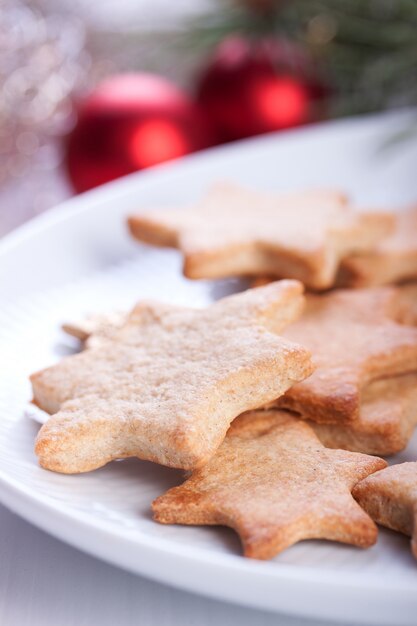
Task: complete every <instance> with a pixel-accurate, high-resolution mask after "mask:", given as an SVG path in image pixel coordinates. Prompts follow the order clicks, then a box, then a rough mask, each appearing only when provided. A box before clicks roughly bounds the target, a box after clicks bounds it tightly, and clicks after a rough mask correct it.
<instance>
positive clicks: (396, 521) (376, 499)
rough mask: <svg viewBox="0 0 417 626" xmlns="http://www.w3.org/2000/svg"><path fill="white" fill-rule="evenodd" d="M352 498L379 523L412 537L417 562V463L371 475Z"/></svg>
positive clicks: (358, 487)
mask: <svg viewBox="0 0 417 626" xmlns="http://www.w3.org/2000/svg"><path fill="white" fill-rule="evenodd" d="M353 495H354V497H355V498H356V500H357V501H358V502H359V504H360V505H361V506H362V507H363V508H364V509H365V511H367V513H368V514H369V515H370V516H371V517H372V519H374V520H375V521H376V522H377V524H381V526H386V527H387V528H391V529H392V530H397V531H399V532H400V533H404V534H405V535H409V536H410V537H412V540H411V549H412V552H413V554H414V556H415V557H416V559H417V463H400V464H399V465H392V466H391V467H387V468H386V469H384V470H382V471H380V472H377V473H376V474H374V475H373V476H368V477H367V478H365V480H362V481H361V482H360V483H359V484H358V485H356V487H355V489H354V490H353Z"/></svg>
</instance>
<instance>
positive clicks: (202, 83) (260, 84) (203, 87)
mask: <svg viewBox="0 0 417 626" xmlns="http://www.w3.org/2000/svg"><path fill="white" fill-rule="evenodd" d="M310 74H311V70H310V68H309V67H308V63H307V62H306V60H305V57H304V55H303V54H302V52H301V51H300V50H298V49H297V47H296V46H294V44H289V43H288V42H284V41H278V40H271V39H266V40H261V41H257V40H254V41H252V40H246V39H244V38H242V37H237V36H236V37H229V38H228V39H226V40H225V41H224V42H222V43H221V44H220V45H219V46H218V48H217V49H216V51H215V52H214V54H213V56H212V58H211V60H210V61H209V64H208V65H207V66H206V68H205V69H204V70H203V72H202V74H201V76H200V78H199V80H198V86H197V100H198V103H199V104H200V106H201V107H202V108H203V109H204V111H205V112H206V114H207V116H208V117H209V119H210V121H211V122H212V124H213V126H214V127H215V129H216V131H217V135H218V138H219V140H221V141H231V140H234V139H241V138H243V137H250V136H252V135H259V134H262V133H267V132H271V131H275V130H281V129H283V128H289V127H291V126H298V125H300V124H305V123H307V122H309V121H311V120H312V119H315V118H316V117H317V108H318V107H317V104H318V103H320V101H322V100H323V99H324V96H325V90H324V89H323V88H322V86H321V85H320V84H319V83H318V82H317V81H316V80H313V79H312V78H311V76H310Z"/></svg>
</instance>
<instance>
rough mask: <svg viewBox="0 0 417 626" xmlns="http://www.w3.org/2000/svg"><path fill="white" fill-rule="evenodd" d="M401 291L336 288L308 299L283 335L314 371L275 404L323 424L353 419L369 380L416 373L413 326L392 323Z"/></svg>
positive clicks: (416, 342) (416, 332)
mask: <svg viewBox="0 0 417 626" xmlns="http://www.w3.org/2000/svg"><path fill="white" fill-rule="evenodd" d="M400 293H401V291H400V288H398V287H375V288H372V289H360V290H351V289H340V290H336V291H333V292H330V293H328V294H324V295H312V294H308V295H307V296H306V308H305V310H304V313H303V315H302V317H301V318H300V319H299V320H298V321H296V322H294V323H293V324H291V325H290V326H289V327H288V328H286V329H285V331H283V333H282V334H283V336H284V337H286V338H287V339H290V340H291V341H296V342H299V343H301V344H302V345H305V346H306V347H307V348H308V349H309V350H310V351H311V353H312V355H313V362H314V364H315V365H316V371H315V372H314V373H313V374H312V376H310V377H309V378H308V379H307V380H305V381H303V382H301V383H299V384H297V385H294V387H292V388H291V389H289V390H288V392H287V393H286V394H285V395H284V396H282V397H281V398H279V399H278V400H277V402H275V403H273V406H274V407H278V408H285V409H289V410H291V411H294V412H296V413H299V414H300V415H301V416H302V417H304V418H307V419H311V420H313V421H316V422H323V423H330V424H332V423H341V422H350V421H352V420H357V419H358V418H359V415H360V407H361V403H362V390H363V389H364V387H365V386H366V385H368V384H369V383H370V382H371V381H373V380H376V379H379V378H384V377H392V376H397V375H400V374H403V373H407V372H411V371H413V370H417V328H414V327H409V326H405V325H403V324H400V323H399V322H397V321H395V318H396V317H397V316H398V314H399V308H401V307H402V306H403V305H402V304H401V306H400V301H401V298H400Z"/></svg>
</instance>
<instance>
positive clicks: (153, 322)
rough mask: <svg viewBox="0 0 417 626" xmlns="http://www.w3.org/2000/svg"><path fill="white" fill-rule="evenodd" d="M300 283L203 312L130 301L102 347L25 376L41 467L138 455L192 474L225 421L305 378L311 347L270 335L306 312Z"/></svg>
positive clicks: (92, 464) (82, 466)
mask: <svg viewBox="0 0 417 626" xmlns="http://www.w3.org/2000/svg"><path fill="white" fill-rule="evenodd" d="M303 300H304V298H303V295H302V285H301V284H300V283H299V282H297V281H282V282H279V283H273V284H271V285H268V286H266V287H262V288H259V289H252V290H250V291H246V292H244V293H241V294H238V295H234V296H230V297H228V298H225V299H223V300H220V301H218V302H216V303H214V304H213V305H211V306H210V307H208V308H206V309H188V308H182V307H174V306H170V305H163V304H158V303H143V304H140V305H138V306H136V307H135V308H134V309H133V311H132V313H131V314H130V316H129V317H128V319H127V321H126V323H125V324H124V325H123V326H122V327H121V328H120V329H119V330H117V331H116V332H115V333H114V334H113V335H112V334H110V335H109V337H108V338H107V340H106V341H104V342H99V343H98V344H94V345H91V346H87V348H86V350H84V351H83V352H81V353H79V354H77V355H73V356H70V357H67V358H65V359H63V360H62V361H61V362H60V363H58V364H57V365H54V366H52V367H50V368H48V369H46V370H42V371H40V372H38V373H36V374H34V375H33V376H32V377H31V380H32V386H33V395H34V402H35V403H36V404H37V405H38V406H39V407H40V408H42V409H44V410H46V411H47V412H49V413H51V414H56V415H53V417H51V418H50V419H49V420H48V422H47V423H46V424H45V425H44V426H43V427H42V429H41V430H40V432H39V435H38V438H37V442H36V453H37V455H38V456H39V459H40V463H41V465H42V466H43V467H46V468H48V469H51V470H55V471H59V472H64V473H72V472H84V471H88V470H92V469H95V468H97V467H100V466H102V465H104V464H105V463H107V462H108V461H110V460H112V459H115V458H122V457H129V456H137V457H140V458H143V459H147V460H151V461H156V462H158V463H161V464H164V465H169V466H175V467H181V468H186V469H190V468H194V467H198V466H200V465H202V464H203V463H205V462H206V461H207V460H208V459H209V458H210V457H211V456H212V455H213V453H214V452H215V450H216V448H217V447H218V445H219V444H220V443H221V441H222V440H223V438H224V436H225V434H226V431H227V429H228V427H229V424H230V422H231V421H232V420H233V419H234V418H235V417H236V416H237V415H239V414H240V413H242V412H243V411H245V410H249V409H253V408H256V407H258V406H260V405H262V404H264V403H266V402H268V401H271V400H272V399H273V398H274V397H275V396H279V395H280V394H281V393H284V391H286V390H287V389H288V387H290V386H291V385H292V384H293V383H294V382H297V381H299V380H301V379H303V378H304V377H305V376H308V375H309V374H310V373H311V371H312V365H311V360H310V354H309V352H308V351H307V350H306V349H304V348H302V347H300V346H298V345H296V344H294V343H292V342H290V341H288V340H286V339H282V338H281V337H279V336H278V335H276V334H274V333H275V332H278V331H279V330H280V329H281V328H283V327H284V326H285V325H286V324H288V323H289V322H291V321H292V320H294V319H295V318H296V317H297V316H298V315H299V314H300V311H301V309H302V306H303Z"/></svg>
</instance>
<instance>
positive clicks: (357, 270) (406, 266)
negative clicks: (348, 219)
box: [338, 206, 417, 287]
mask: <svg viewBox="0 0 417 626" xmlns="http://www.w3.org/2000/svg"><path fill="white" fill-rule="evenodd" d="M394 217H395V220H396V228H395V231H394V233H393V234H392V235H390V236H389V237H387V238H386V239H384V240H383V241H382V242H381V243H380V244H378V246H377V247H376V249H375V250H374V251H372V252H367V253H360V254H357V255H356V254H355V255H353V256H351V257H348V258H346V259H344V260H343V262H342V265H341V268H340V274H339V277H338V282H339V283H340V284H342V285H344V286H349V287H367V286H371V285H386V284H388V283H397V282H401V281H404V280H411V279H415V280H417V206H416V207H413V208H410V209H408V210H403V211H401V212H398V213H396V214H395V216H394Z"/></svg>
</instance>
